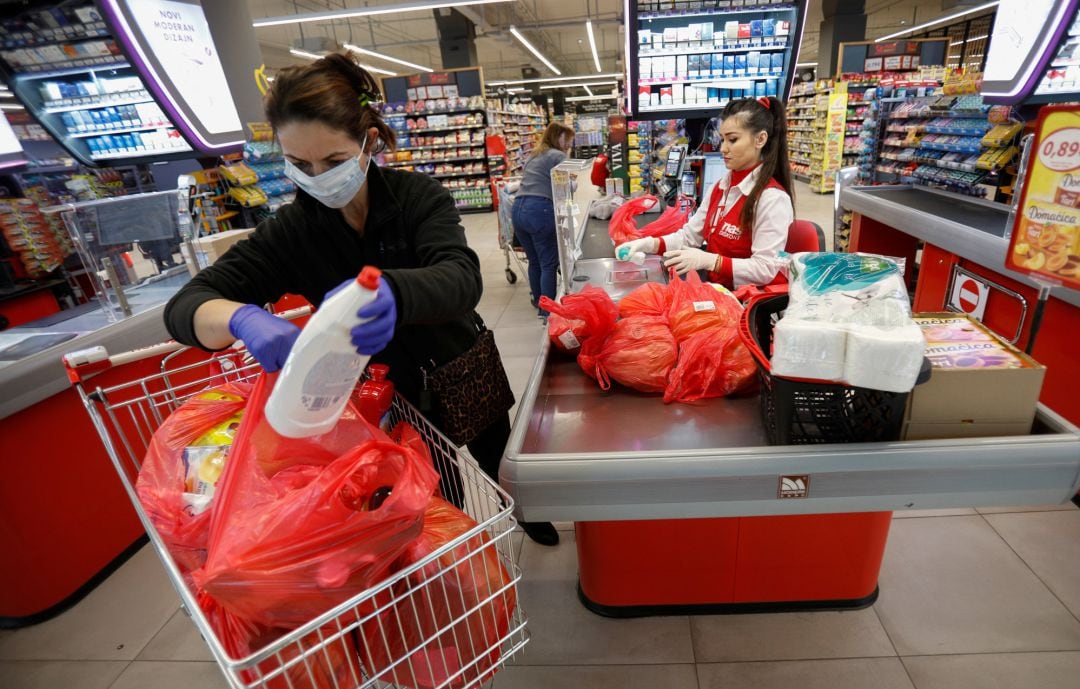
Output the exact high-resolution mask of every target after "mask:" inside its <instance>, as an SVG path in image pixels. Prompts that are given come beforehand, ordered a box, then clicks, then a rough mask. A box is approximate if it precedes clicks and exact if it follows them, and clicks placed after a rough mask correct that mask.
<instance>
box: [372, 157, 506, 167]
mask: <svg viewBox="0 0 1080 689" xmlns="http://www.w3.org/2000/svg"><path fill="white" fill-rule="evenodd" d="M488 157H489V156H470V157H467V158H428V159H425V160H395V161H392V162H389V163H384V164H383V167H401V166H402V165H426V164H428V163H456V162H462V161H470V160H487V159H488Z"/></svg>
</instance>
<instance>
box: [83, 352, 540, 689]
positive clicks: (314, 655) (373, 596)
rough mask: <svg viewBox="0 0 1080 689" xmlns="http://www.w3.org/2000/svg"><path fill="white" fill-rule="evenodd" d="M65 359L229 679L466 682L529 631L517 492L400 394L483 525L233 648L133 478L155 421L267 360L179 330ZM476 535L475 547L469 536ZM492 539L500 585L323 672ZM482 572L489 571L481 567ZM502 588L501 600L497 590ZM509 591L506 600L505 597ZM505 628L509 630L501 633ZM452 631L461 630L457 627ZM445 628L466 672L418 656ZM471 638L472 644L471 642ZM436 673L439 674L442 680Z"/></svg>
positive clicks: (437, 589) (486, 676) (490, 670)
mask: <svg viewBox="0 0 1080 689" xmlns="http://www.w3.org/2000/svg"><path fill="white" fill-rule="evenodd" d="M154 359H157V360H160V367H158V366H156V365H154V362H153V361H152V360H154ZM64 364H65V367H66V368H67V371H68V376H69V378H70V379H71V382H72V384H73V385H74V387H75V388H76V389H77V391H78V394H79V395H80V397H81V398H82V400H83V403H84V404H85V406H86V410H87V412H88V413H89V415H90V419H91V421H92V423H93V425H94V427H95V429H96V430H97V432H98V433H99V435H100V436H101V440H102V442H103V443H104V445H105V448H106V451H107V453H108V455H109V457H110V459H111V460H112V463H113V466H114V468H115V469H116V471H117V473H118V474H119V476H120V480H121V481H122V482H123V485H124V489H125V490H126V491H127V494H128V497H129V498H130V499H131V501H132V504H133V505H134V507H135V511H136V512H137V513H138V516H139V519H140V520H141V521H142V524H143V526H144V527H145V529H146V533H147V534H148V536H149V539H150V542H151V543H152V544H153V547H154V549H155V550H156V551H157V554H158V556H159V558H160V559H161V561H162V564H163V565H164V567H165V570H166V572H167V574H168V577H169V579H170V581H171V583H172V585H173V587H174V588H175V589H176V592H177V594H178V595H179V596H180V600H181V606H182V608H183V610H184V611H185V613H186V614H187V615H188V616H189V617H190V618H191V620H192V622H193V623H194V624H195V627H196V628H197V630H198V632H199V634H201V635H202V638H203V639H204V640H205V642H206V644H207V645H208V646H209V648H210V651H211V653H212V654H213V656H214V658H215V660H216V661H217V663H218V665H219V666H220V667H221V670H222V672H223V673H224V676H225V678H226V680H227V681H228V684H229V686H230V687H233V688H234V689H253V688H255V687H267V688H273V689H277V688H278V687H288V688H289V689H299V688H301V687H303V688H307V687H319V688H320V689H324V688H325V687H333V689H357V688H364V689H366V688H368V687H372V688H374V687H379V688H383V687H413V688H417V687H431V689H440V688H449V687H454V688H462V689H466V688H468V687H475V686H480V685H482V684H485V683H487V682H489V681H490V680H491V678H492V676H493V674H494V673H495V672H496V671H497V670H498V669H499V668H501V667H502V666H503V665H504V664H505V663H506V662H507V660H509V659H510V658H511V657H512V656H513V655H514V654H515V653H517V652H518V651H520V650H521V649H522V648H523V647H524V646H525V645H526V644H527V643H528V641H529V635H528V631H527V629H526V619H525V614H524V612H523V610H522V609H521V607H520V605H518V606H514V605H513V604H509V605H508V604H507V601H513V600H516V599H517V596H516V594H517V591H516V588H517V584H518V582H519V581H520V579H521V571H520V569H519V568H518V566H517V563H516V561H515V553H514V549H513V539H512V538H511V534H512V532H513V530H514V526H515V524H516V522H515V520H514V518H513V516H512V511H513V500H512V499H511V498H510V496H509V495H507V494H506V493H505V492H504V491H503V490H502V489H501V488H500V487H499V486H498V485H497V484H496V483H494V482H493V481H492V480H491V479H490V478H488V477H487V476H486V475H485V474H484V473H483V471H481V470H480V468H479V466H478V465H477V463H476V460H474V459H473V458H472V457H471V456H469V454H468V452H467V451H466V450H464V449H461V448H457V447H455V446H454V445H453V444H451V443H450V441H449V440H447V439H446V437H445V436H444V435H442V433H440V432H439V431H438V429H436V428H435V427H434V426H432V425H431V424H430V423H429V422H428V421H427V420H426V419H425V418H424V417H423V416H422V415H421V414H420V413H419V412H418V411H417V410H416V408H415V407H413V406H412V405H411V404H409V403H408V402H407V401H406V400H405V399H404V398H402V397H400V396H397V397H395V399H394V401H393V408H392V411H391V417H392V421H393V422H394V423H396V422H397V421H407V422H408V423H410V424H411V425H412V426H413V427H415V428H416V429H417V430H418V431H419V432H420V434H421V436H422V437H423V438H424V440H425V442H426V443H427V445H428V447H429V448H430V450H431V453H432V457H433V458H434V460H435V462H436V463H437V464H438V465H439V467H438V468H439V469H440V472H441V473H442V475H443V476H447V475H449V473H456V475H457V476H459V477H460V480H455V481H454V482H452V483H456V484H457V486H456V487H451V488H450V491H452V492H453V493H455V494H453V495H450V494H447V491H446V490H444V497H445V498H446V499H447V500H448V501H450V502H453V503H455V504H456V505H459V506H460V507H461V509H462V510H463V511H464V512H466V513H467V514H468V515H469V516H470V517H472V518H473V519H474V520H476V522H477V526H476V527H475V528H473V529H471V530H470V531H468V532H467V533H465V534H462V535H461V536H460V537H458V538H455V539H454V540H453V541H452V542H450V543H447V544H446V545H444V546H443V547H441V548H439V549H437V550H435V551H434V552H432V553H431V554H430V555H429V556H427V557H425V558H423V559H422V560H421V561H418V562H416V563H415V564H413V565H412V566H410V567H408V568H406V569H404V570H401V571H399V572H396V573H395V574H393V575H392V576H391V577H390V578H388V579H386V580H385V581H383V582H381V583H380V584H378V585H377V586H374V587H372V588H370V589H368V590H367V591H364V592H363V593H361V594H359V595H357V596H354V597H353V598H352V599H350V600H348V601H346V602H344V603H341V604H340V605H338V606H337V607H335V608H333V609H332V610H328V611H326V612H325V613H324V614H322V615H320V616H318V617H317V618H315V619H312V620H311V621H309V622H308V623H306V624H304V625H303V626H301V627H299V628H297V629H295V630H293V631H291V632H289V633H288V634H286V635H285V636H283V637H281V638H279V639H278V640H276V641H274V642H273V643H271V644H269V645H268V646H266V647H264V648H262V649H260V650H258V651H256V652H254V653H252V654H251V655H249V656H248V657H245V658H233V657H230V656H229V654H228V653H227V652H226V650H225V648H224V646H223V644H222V642H221V641H220V640H219V638H218V637H217V636H216V635H215V633H214V631H213V628H212V626H211V625H210V623H209V622H208V619H207V617H206V616H205V615H204V614H203V611H202V610H201V609H200V607H199V605H198V603H197V602H196V599H195V595H194V594H193V592H192V591H191V590H190V589H189V588H188V586H187V585H186V584H185V581H184V577H183V575H182V574H181V572H180V569H179V568H178V566H177V564H176V562H175V561H174V560H173V558H172V557H171V555H170V554H169V551H168V549H167V547H166V545H165V543H164V542H163V540H162V538H161V536H160V535H159V533H158V532H157V530H156V529H155V528H154V525H153V523H152V522H151V521H150V519H149V517H148V515H147V513H146V511H145V510H144V509H143V507H142V505H141V503H140V501H139V499H138V497H137V494H136V492H135V482H136V479H137V477H138V472H139V468H140V464H141V461H142V459H143V457H144V455H145V453H146V449H147V446H148V443H149V442H150V439H151V437H152V435H153V433H154V431H155V430H156V429H157V428H158V426H160V425H161V423H162V422H163V421H164V420H165V419H166V418H167V417H168V416H169V415H170V414H171V413H172V412H173V411H175V410H176V409H177V408H178V407H179V406H180V405H181V404H183V403H184V401H185V400H187V399H188V398H189V397H191V396H192V395H195V394H198V393H199V392H201V391H205V390H207V389H208V388H212V387H216V386H219V385H222V384H224V383H226V382H238V381H244V380H250V379H253V378H254V377H255V376H257V375H258V373H259V372H260V370H261V368H260V366H259V365H258V364H256V363H250V359H249V358H245V352H243V351H242V350H226V351H225V352H218V353H216V354H213V355H208V354H206V353H205V352H202V351H201V350H196V349H192V348H188V347H184V346H182V345H179V344H177V343H175V342H169V343H163V344H160V345H156V346H153V347H148V348H145V349H142V350H136V351H133V352H126V353H123V354H119V355H115V356H109V355H108V353H107V352H106V351H105V350H104V349H103V348H101V347H96V348H93V349H91V350H84V351H81V352H73V353H71V354H67V355H65V357H64ZM148 367H152V369H151V368H148ZM126 371H132V372H134V374H135V375H132V376H126V375H125V372H126ZM95 378H96V380H95ZM95 383H99V384H97V385H95ZM102 383H103V384H102ZM466 544H467V547H463V546H464V545H466ZM488 548H490V549H493V550H494V552H495V553H497V557H498V561H499V563H500V564H501V565H502V567H504V568H505V570H506V573H507V574H508V575H509V577H508V580H507V583H506V584H505V585H504V586H503V587H502V588H499V589H498V590H484V591H480V592H479V593H478V595H477V596H476V598H477V599H478V600H476V601H472V605H471V607H470V605H469V602H466V601H464V600H463V596H461V594H460V592H459V593H457V594H455V595H456V596H458V597H459V598H462V601H461V604H459V605H455V606H452V608H453V610H454V611H455V614H457V615H458V616H457V617H455V618H454V619H450V620H449V621H446V622H445V623H440V625H441V626H439V628H437V629H434V630H432V629H431V626H432V625H431V622H430V621H431V617H429V618H427V620H428V621H427V623H426V624H423V625H421V624H414V625H412V626H413V628H415V629H427V630H428V631H429V633H426V634H424V635H423V636H422V638H417V639H415V640H413V639H410V640H409V643H408V647H407V648H400V645H391V644H387V645H386V646H385V648H391V647H394V648H397V649H398V650H399V651H400V652H399V653H397V654H396V657H392V658H386V657H385V655H386V652H385V648H384V649H382V650H380V657H381V660H380V661H379V664H380V667H379V668H378V669H377V670H374V671H373V670H372V669H371V668H368V667H365V666H364V664H363V662H359V663H358V662H350V663H349V664H348V668H347V669H348V671H347V672H346V673H345V674H346V676H347V678H346V679H344V680H343V679H342V677H341V673H338V674H337V675H336V676H333V677H327V676H326V674H325V673H323V672H321V668H326V667H329V666H332V665H333V663H337V664H338V666H339V667H340V665H341V662H340V659H341V658H344V657H348V654H352V656H351V657H352V658H353V659H355V658H356V656H357V649H359V650H360V653H359V655H360V658H361V661H362V659H363V658H364V657H365V653H364V649H363V646H362V644H364V641H363V638H364V636H365V635H367V636H368V638H371V637H370V635H371V633H372V632H373V631H374V632H375V635H376V638H379V637H381V638H382V639H383V640H384V642H385V640H386V639H387V638H388V637H390V636H393V635H394V633H395V632H398V637H403V636H404V634H403V633H401V626H402V624H403V622H402V618H403V617H404V616H405V615H407V614H410V613H409V611H410V610H412V611H414V612H415V614H416V615H417V616H423V615H425V612H426V611H424V610H423V609H418V608H417V606H416V601H417V600H426V601H432V600H436V601H442V600H445V597H446V596H448V595H450V592H451V591H453V590H454V588H453V586H449V587H448V586H447V585H446V582H447V577H449V576H455V575H453V574H451V571H452V570H454V569H455V568H457V569H459V570H460V569H462V568H466V569H468V570H469V571H471V568H474V567H479V566H482V563H484V562H490V561H491V559H490V553H491V551H487V552H484V553H481V551H485V550H486V549H488ZM482 555H487V556H488V557H482ZM483 566H486V565H483ZM463 576H468V574H465V575H463ZM476 578H477V579H481V580H485V579H484V578H483V577H476ZM488 588H491V587H490V586H489V587H488ZM500 597H501V598H502V600H501V601H499V600H497V599H499V598H500ZM451 602H456V601H451ZM500 602H501V605H495V603H500ZM429 604H430V603H429ZM410 605H411V606H412V607H411V608H410V607H409V606H410ZM395 606H397V607H396V608H395ZM463 606H464V607H463ZM482 608H483V610H481V609H482ZM491 610H505V616H504V618H503V619H498V620H494V619H492V617H490V614H491ZM478 611H480V612H479V613H478ZM384 613H391V614H384ZM474 614H480V615H481V617H482V620H490V621H491V623H492V624H493V628H494V629H495V630H496V632H497V634H488V635H486V636H484V638H492V637H494V636H496V635H497V636H498V638H497V641H495V642H494V643H492V644H491V645H490V646H488V647H486V648H474V647H472V646H475V645H476V641H475V638H476V636H475V635H473V636H472V637H470V635H469V634H468V631H467V630H466V629H465V628H464V627H465V625H466V624H476V621H477V620H476V618H475V617H474V618H472V619H471V620H470V619H468V618H469V616H470V615H474ZM384 625H386V626H385V627H384ZM502 629H505V630H507V631H506V632H505V633H501V630H502ZM357 630H362V631H363V632H364V635H361V634H359V633H356V632H357ZM447 634H451V635H453V636H452V637H448V636H447ZM440 638H441V640H442V642H443V643H445V642H446V639H448V638H450V639H452V640H456V643H457V644H458V646H457V648H458V653H459V656H460V658H461V662H460V667H457V666H456V665H455V667H454V669H455V670H456V672H455V671H450V672H449V676H447V674H448V673H447V671H446V670H445V669H442V670H440V672H433V671H431V668H430V664H429V666H428V667H427V668H424V667H419V668H418V667H417V662H418V661H417V658H418V657H420V658H423V657H430V656H426V655H425V649H426V648H428V647H429V646H431V647H432V648H434V644H436V640H437V639H440ZM353 643H355V644H356V645H355V646H354V645H353ZM462 648H464V649H465V651H461V650H460V649H462ZM366 657H373V656H370V655H369V656H366ZM469 658H471V659H472V660H471V661H470V660H468V659H469ZM410 659H411V662H410ZM418 675H425V677H420V676H418ZM433 676H434V677H438V680H437V681H435V682H433V681H432V679H431V677H433Z"/></svg>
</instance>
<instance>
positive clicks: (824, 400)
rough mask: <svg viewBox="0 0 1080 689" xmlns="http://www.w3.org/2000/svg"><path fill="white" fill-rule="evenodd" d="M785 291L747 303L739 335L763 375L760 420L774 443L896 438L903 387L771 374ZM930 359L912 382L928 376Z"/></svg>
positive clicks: (904, 395) (904, 400) (904, 399)
mask: <svg viewBox="0 0 1080 689" xmlns="http://www.w3.org/2000/svg"><path fill="white" fill-rule="evenodd" d="M787 303H788V296H787V295H786V294H779V295H773V296H763V297H758V298H757V299H754V300H752V301H751V302H750V303H749V304H747V307H746V310H745V311H744V312H743V322H742V328H741V334H742V337H743V341H744V342H745V343H746V345H747V347H748V348H749V349H750V351H751V353H752V354H753V356H754V362H755V363H756V364H757V369H758V378H759V379H760V380H761V419H762V422H763V424H764V426H765V432H766V434H767V435H768V437H769V442H770V443H771V444H773V445H802V444H811V443H863V442H882V441H888V440H897V439H898V438H899V437H900V430H901V425H902V424H903V421H904V408H905V407H906V405H907V398H908V394H909V393H906V392H885V391H883V390H870V389H868V388H858V387H852V386H849V385H844V384H843V383H833V382H827V381H810V380H794V379H789V378H780V377H778V376H774V375H773V374H772V370H771V368H770V366H769V358H770V357H771V355H772V332H773V324H774V322H775V321H776V319H777V317H778V316H779V314H780V313H781V312H783V311H784V309H786V308H787ZM929 364H930V362H929V361H928V360H926V359H923V368H922V371H921V372H920V374H919V379H918V381H917V383H916V384H918V383H923V382H926V380H928V379H929V378H930V365H929Z"/></svg>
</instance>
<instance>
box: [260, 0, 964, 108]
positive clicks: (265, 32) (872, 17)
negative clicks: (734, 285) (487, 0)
mask: <svg viewBox="0 0 1080 689" xmlns="http://www.w3.org/2000/svg"><path fill="white" fill-rule="evenodd" d="M981 2H982V0H979V1H978V2H976V1H975V0H960V2H959V3H958V2H957V0H866V3H865V9H866V13H867V31H866V33H867V36H868V37H869V38H874V37H877V36H882V35H885V34H888V33H892V32H895V31H898V30H901V29H903V28H904V26H912V25H913V24H918V23H921V22H925V21H929V20H932V19H935V18H937V17H940V16H943V15H946V14H950V13H952V12H956V11H958V10H960V9H963V8H965V7H968V6H971V5H973V4H981ZM247 4H248V8H249V11H250V13H251V16H252V18H253V19H258V18H260V17H279V16H284V15H295V14H308V13H312V12H326V11H330V10H340V9H342V8H350V9H354V8H362V7H378V6H394V5H402V4H407V3H406V0H247ZM622 7H623V0H517V1H515V2H505V3H495V4H488V5H473V6H465V7H459V9H460V10H461V11H462V12H463V13H466V15H467V16H469V17H470V18H472V19H473V20H474V21H475V22H476V24H477V39H476V52H477V59H478V62H479V64H481V65H482V66H483V68H484V77H485V79H486V80H487V81H499V80H512V79H520V78H521V69H522V67H526V66H536V67H537V68H538V69H539V71H540V75H541V76H554V74H553V73H552V72H551V71H550V70H548V69H547V68H546V67H544V66H543V65H542V64H539V62H538V61H537V60H536V58H534V57H533V56H532V55H531V54H530V53H529V52H528V51H527V50H526V49H525V47H524V46H522V45H521V43H520V42H518V41H517V40H516V39H515V38H514V37H513V36H512V35H511V34H510V32H509V30H508V29H509V27H510V26H511V25H515V26H516V27H517V28H518V29H519V30H520V31H521V32H522V33H523V34H524V35H525V36H526V37H527V38H528V40H529V41H531V42H532V43H533V44H534V45H535V46H536V47H537V48H538V49H539V50H540V51H541V52H542V53H543V54H544V55H545V56H547V58H548V59H549V60H550V61H552V62H553V63H554V64H555V65H556V66H557V67H558V68H559V69H560V70H562V73H563V74H564V75H589V74H594V73H596V69H595V67H594V65H593V59H592V52H591V51H590V49H589V39H588V35H587V34H586V31H585V21H586V20H587V19H590V18H591V19H592V20H593V23H594V29H595V32H596V42H597V50H598V52H599V56H600V66H601V68H602V70H603V72H604V73H611V72H621V71H622V70H623V64H622V54H623V35H622V22H623V17H622ZM821 7H822V2H821V0H810V10H809V12H808V21H807V24H806V30H805V33H804V36H803V43H802V50H801V51H800V54H799V60H800V61H801V62H816V61H817V52H818V33H819V28H820V24H821V22H822V19H823V16H822V9H821ZM435 11H438V10H424V11H417V12H406V13H398V14H385V15H377V16H372V17H356V18H351V19H338V20H335V21H322V22H308V23H303V24H284V25H279V26H269V27H260V28H256V29H255V33H256V36H257V37H258V39H259V43H260V45H261V47H262V51H263V59H264V60H265V62H266V65H267V67H269V68H270V69H271V70H277V69H280V68H282V67H286V66H288V65H292V64H302V63H304V62H305V61H306V60H305V59H304V58H300V57H296V56H294V55H292V54H290V53H289V48H290V47H291V46H294V45H296V44H297V43H298V42H299V41H300V40H301V39H308V40H310V39H312V38H318V37H326V38H329V39H330V41H331V42H332V43H333V44H335V45H340V44H342V43H351V44H354V45H357V46H360V47H362V48H366V49H369V50H374V51H377V52H380V53H384V54H386V55H390V56H393V57H396V58H399V59H402V60H407V61H409V62H413V63H416V64H420V65H425V66H427V67H432V68H434V69H440V68H442V66H443V65H442V59H441V56H440V52H439V42H438V34H437V30H436V27H435V19H434V14H433V13H434V12H435ZM362 59H363V61H365V62H367V63H368V64H370V65H372V66H374V67H378V68H380V69H385V70H389V71H394V72H398V73H402V74H404V73H408V72H411V71H414V70H412V69H410V68H408V67H402V66H400V65H395V64H394V63H393V62H388V61H385V60H382V59H379V58H376V57H370V56H365V57H363V58H362ZM595 90H596V89H594V91H595ZM575 92H577V93H584V91H581V90H580V89H576V90H575Z"/></svg>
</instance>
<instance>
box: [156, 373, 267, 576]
mask: <svg viewBox="0 0 1080 689" xmlns="http://www.w3.org/2000/svg"><path fill="white" fill-rule="evenodd" d="M250 395H251V385H250V384H248V383H229V384H226V385H223V386H221V387H218V388H214V389H213V390H210V391H208V392H204V393H200V394H198V395H195V396H194V397H192V398H191V399H189V400H187V401H186V402H184V404H182V405H181V406H180V407H179V408H178V409H177V410H176V411H175V412H173V413H172V414H171V415H170V416H169V418H167V419H165V421H164V422H163V423H162V424H161V426H159V427H158V430H157V431H156V432H155V433H154V436H153V438H151V439H150V445H149V446H148V447H147V450H146V456H145V457H144V458H143V463H142V468H141V469H140V470H139V478H138V480H137V481H136V483H135V492H136V493H137V494H138V496H139V502H140V503H142V506H143V509H145V510H146V513H147V515H148V516H149V517H150V521H151V522H152V523H153V524H154V528H156V529H157V531H158V533H159V534H160V535H161V538H162V539H163V540H164V541H165V545H166V546H167V547H168V549H169V553H170V554H171V555H172V557H173V560H175V561H176V564H177V566H178V567H179V568H180V571H181V572H183V573H185V574H187V573H189V572H191V571H192V570H195V569H198V568H199V567H201V566H202V564H203V562H204V561H205V559H206V537H207V533H208V528H209V525H210V512H209V510H206V509H204V510H202V511H198V510H197V509H195V508H194V507H193V506H192V504H191V502H190V498H189V499H185V493H188V488H189V486H188V485H187V469H186V465H185V461H184V454H185V450H187V449H188V448H189V447H193V448H206V450H207V451H208V452H211V453H213V454H215V455H216V457H214V458H213V462H214V464H213V465H212V466H211V465H209V464H208V465H207V468H206V470H207V471H211V472H217V471H220V470H221V463H220V460H221V458H222V456H223V455H221V454H220V453H219V452H218V451H217V450H216V449H215V448H216V447H220V445H221V444H223V443H225V442H226V441H228V442H231V440H232V433H233V429H232V428H231V427H232V426H234V425H235V424H236V423H237V422H238V420H239V416H240V415H241V414H242V413H243V411H244V407H245V405H246V404H247V398H248V397H249V396H250ZM194 451H195V452H201V449H196V450H194ZM215 478H216V475H215ZM189 495H191V494H190V493H189Z"/></svg>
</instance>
